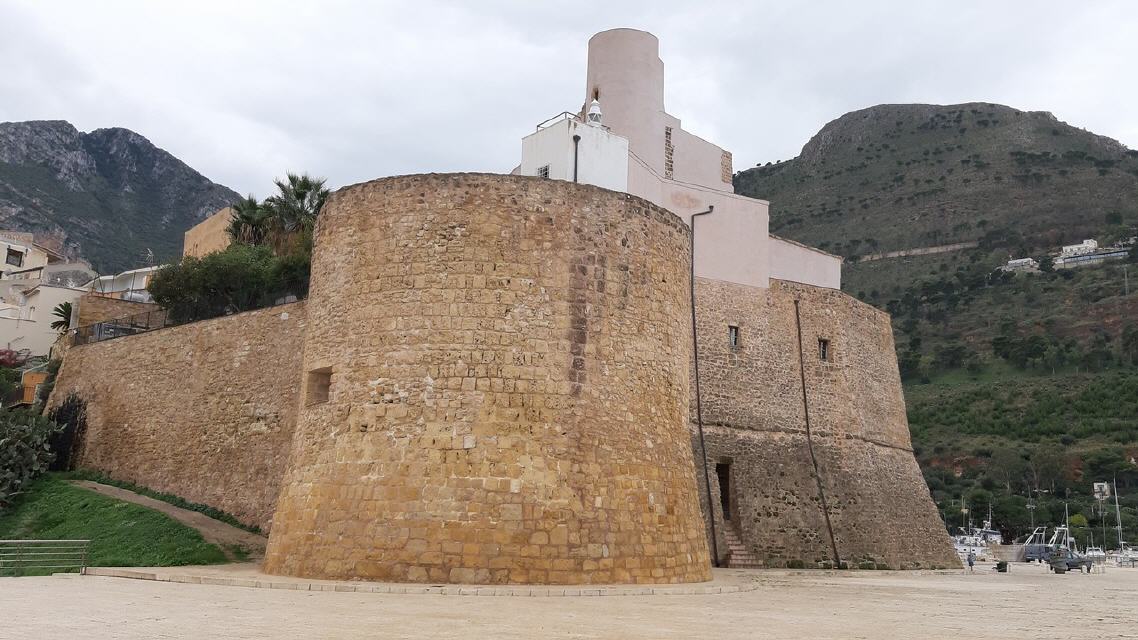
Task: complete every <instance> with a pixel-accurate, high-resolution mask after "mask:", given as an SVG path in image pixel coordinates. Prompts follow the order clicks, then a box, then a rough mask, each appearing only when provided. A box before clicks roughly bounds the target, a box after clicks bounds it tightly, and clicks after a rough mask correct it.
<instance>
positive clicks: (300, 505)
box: [265, 174, 710, 583]
mask: <svg viewBox="0 0 1138 640" xmlns="http://www.w3.org/2000/svg"><path fill="white" fill-rule="evenodd" d="M315 246H316V248H315V252H314V259H313V269H312V288H311V294H310V295H311V297H310V301H309V329H308V332H307V335H306V339H305V356H304V369H305V371H306V372H307V374H306V375H308V376H309V377H310V380H309V383H308V385H307V388H308V394H309V395H308V396H307V397H306V400H305V402H304V403H303V404H304V406H303V407H302V408H301V410H300V414H299V420H298V428H297V432H296V443H295V446H294V449H293V454H292V456H293V457H292V463H291V465H290V469H289V470H288V472H287V473H286V477H285V481H284V488H283V491H282V493H281V497H280V502H279V508H278V511H277V515H276V518H275V520H274V523H273V529H272V535H271V537H270V542H269V549H268V551H267V555H266V561H265V569H266V571H268V572H271V573H284V574H291V575H300V576H307V577H320V578H344V577H362V578H374V579H382V580H394V581H415V582H423V581H431V582H483V583H485V582H489V583H506V582H520V583H605V582H646V583H659V582H688V581H701V580H707V579H709V577H710V572H709V562H708V552H707V545H706V540H705V537H704V533H703V526H702V523H701V521H700V515H699V510H698V509H699V507H698V498H697V497H696V485H695V482H694V481H693V477H692V469H693V468H694V467H693V464H694V463H693V461H692V451H691V447H690V443H689V441H688V432H687V430H686V429H685V424H686V416H687V414H688V406H687V405H688V361H689V355H688V353H689V349H690V317H689V313H690V312H689V309H690V307H689V306H688V305H689V301H688V282H689V281H688V271H689V268H690V255H689V236H688V230H687V227H686V226H685V225H684V224H683V223H682V222H681V221H680V220H679V219H678V218H677V217H676V216H674V215H672V214H671V213H669V212H667V211H664V210H662V209H660V208H658V207H656V206H654V205H652V204H650V203H648V202H646V201H643V200H641V199H639V198H634V197H631V196H628V195H626V194H620V193H615V192H611V191H606V190H603V189H598V188H596V187H591V186H584V185H575V184H572V183H567V182H559V181H549V180H541V179H538V178H529V177H521V176H497V175H476V174H466V175H426V176H407V177H399V178H390V179H385V180H377V181H374V182H369V183H365V184H361V185H356V186H353V187H349V188H346V189H343V190H340V191H339V192H337V193H336V194H335V195H334V196H333V197H332V199H331V200H330V201H329V203H328V205H327V206H326V208H325V209H324V211H323V212H322V214H321V217H320V222H319V224H318V227H317V230H316V245H315ZM325 399H326V400H325Z"/></svg>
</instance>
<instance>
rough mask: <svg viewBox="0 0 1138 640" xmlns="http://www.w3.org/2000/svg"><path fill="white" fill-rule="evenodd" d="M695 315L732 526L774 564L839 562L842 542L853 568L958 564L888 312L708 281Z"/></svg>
mask: <svg viewBox="0 0 1138 640" xmlns="http://www.w3.org/2000/svg"><path fill="white" fill-rule="evenodd" d="M796 301H797V314H796V309H795V307H796ZM696 312H697V320H696V324H697V327H698V328H699V349H700V360H699V365H700V375H701V383H702V384H701V386H702V394H701V395H702V404H703V422H704V425H705V441H706V443H707V457H708V461H709V466H710V467H711V468H709V471H710V473H709V475H710V476H711V478H710V480H711V483H712V491H711V494H712V497H713V500H712V502H713V504H712V505H711V508H712V510H713V511H714V513H715V518H716V524H717V527H718V528H719V529H722V528H723V527H732V528H734V529H735V530H736V532H737V533H738V534H739V536H740V538H741V539H742V540H743V542H744V543H745V544H746V545H747V546H748V548H749V550H750V551H751V552H752V553H753V554H754V555H755V556H756V557H758V558H759V559H761V560H762V561H763V562H764V564H767V565H768V566H786V565H804V566H808V567H814V566H826V565H833V564H834V563H835V561H836V559H835V558H834V549H835V548H836V549H837V555H838V558H837V561H840V562H845V563H848V564H851V565H854V566H856V565H858V564H860V563H863V562H873V563H875V564H886V565H889V566H890V567H892V568H917V567H937V566H943V567H949V566H958V565H959V560H958V559H957V558H956V555H955V553H954V551H953V548H952V544H951V541H950V540H949V538H948V535H947V533H946V532H945V530H944V526H943V524H942V523H941V521H940V518H939V517H938V515H937V511H936V507H935V505H934V504H933V502H932V499H931V497H930V496H929V492H928V488H927V487H926V486H925V483H924V479H923V478H922V477H921V473H920V469H919V468H918V466H917V462H916V459H915V458H914V456H913V453H912V448H911V444H910V440H909V426H908V421H907V419H906V416H905V402H904V398H903V396H902V393H901V381H900V376H899V375H898V372H897V361H896V357H895V355H894V346H893V336H892V331H891V328H890V323H889V317H888V315H887V314H885V313H883V312H881V311H879V310H877V309H874V308H873V307H870V306H868V305H865V304H862V303H860V302H858V301H856V300H854V299H853V298H851V297H850V296H848V295H845V294H843V293H841V292H840V291H836V290H832V289H824V288H819V287H812V286H808V285H801V284H796V283H790V282H784V281H778V280H772V281H771V286H770V288H769V289H759V288H753V287H746V286H742V285H734V284H729V283H724V282H719V281H714V280H705V279H699V280H697V284H696ZM799 325H801V336H802V338H801V340H802V357H801V359H800V357H799V340H798V335H799ZM729 327H735V328H736V331H735V333H734V335H735V336H736V340H737V344H735V345H734V346H733V345H732V344H730V341H729V331H731V330H730V329H729ZM800 363H802V364H800ZM803 364H804V365H805V366H802V365H803ZM803 372H805V375H804V376H803ZM803 387H805V391H806V393H805V396H806V399H807V403H806V404H805V405H804V403H803ZM807 409H808V413H809V424H810V428H809V433H808V432H807V419H806V416H807ZM692 423H693V439H695V435H696V434H695V433H694V423H695V416H694V415H693V416H692ZM696 452H697V463H701V461H702V455H699V453H700V452H699V449H698V443H697V448H696ZM815 468H816V469H817V472H815ZM717 471H718V473H717ZM698 477H699V480H700V481H701V483H702V480H703V474H702V472H701V473H699V474H698ZM720 477H723V478H725V479H726V483H725V484H726V485H727V486H721V484H720ZM701 487H702V484H701ZM724 493H726V494H727V495H726V496H725V498H726V503H727V512H728V513H727V515H729V516H730V517H729V518H728V519H725V518H724V509H723V502H724ZM703 497H704V494H702V493H701V498H703ZM702 502H703V503H704V504H703V506H704V510H705V517H706V514H707V504H706V502H707V500H706V499H703V500H702ZM717 533H720V534H721V531H719V532H717ZM717 539H718V541H719V543H720V544H719V545H718V546H719V549H720V550H723V549H724V546H723V544H722V543H723V540H722V538H717Z"/></svg>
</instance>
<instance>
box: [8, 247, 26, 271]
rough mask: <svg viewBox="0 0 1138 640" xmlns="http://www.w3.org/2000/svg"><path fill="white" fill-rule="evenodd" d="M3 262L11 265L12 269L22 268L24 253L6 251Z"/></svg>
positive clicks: (11, 250)
mask: <svg viewBox="0 0 1138 640" xmlns="http://www.w3.org/2000/svg"><path fill="white" fill-rule="evenodd" d="M5 262H7V263H8V264H10V265H12V266H13V267H22V266H24V252H23V251H16V250H15V249H8V256H7V258H5Z"/></svg>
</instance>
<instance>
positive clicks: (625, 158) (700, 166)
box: [515, 29, 842, 289]
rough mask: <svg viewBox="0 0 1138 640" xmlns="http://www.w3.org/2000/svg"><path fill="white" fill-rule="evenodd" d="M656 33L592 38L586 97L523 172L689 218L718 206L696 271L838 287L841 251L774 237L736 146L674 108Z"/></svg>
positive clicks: (764, 282)
mask: <svg viewBox="0 0 1138 640" xmlns="http://www.w3.org/2000/svg"><path fill="white" fill-rule="evenodd" d="M659 48H660V47H659V41H658V40H657V39H656V36H654V35H652V34H650V33H647V32H644V31H637V30H635V29H612V30H610V31H603V32H601V33H598V34H597V35H595V36H593V37H592V38H591V39H590V40H589V63H588V73H587V79H586V83H585V101H584V105H583V106H582V107H581V109H580V110H579V111H577V112H575V113H569V112H566V113H563V114H561V115H560V116H555V117H554V118H551V119H549V120H547V121H545V122H543V123H542V124H540V125H538V126H537V128H536V131H535V132H534V133H531V134H530V135H528V136H526V137H525V138H524V139H523V140H522V161H521V165H520V166H519V167H518V168H517V169H515V171H516V172H518V173H521V174H522V175H530V176H541V177H546V178H550V179H555V180H571V181H576V182H582V183H587V184H593V185H597V186H600V187H604V188H606V189H612V190H614V191H623V192H626V193H630V194H632V195H636V196H640V197H642V198H644V199H646V200H649V201H651V202H653V203H655V204H657V205H659V206H661V207H664V208H666V209H668V210H669V211H671V212H673V213H675V214H676V215H678V216H680V217H681V218H683V219H684V220H685V221H687V222H688V223H689V224H690V223H691V220H692V215H693V214H696V213H700V212H704V211H707V210H708V209H711V208H714V210H713V213H712V214H711V215H707V216H703V217H701V218H700V219H699V222H698V225H697V227H696V233H695V238H696V240H695V243H696V251H695V256H694V262H695V271H696V276H698V277H705V278H711V279H716V280H723V281H727V282H733V283H737V284H744V285H750V286H754V287H767V286H769V281H770V279H771V278H777V279H781V280H791V281H795V282H801V283H805V284H811V285H815V286H821V287H829V288H833V289H838V288H840V287H841V262H842V261H841V258H839V257H837V256H834V255H830V254H828V253H825V252H823V251H820V250H818V249H814V248H811V247H807V246H805V245H801V244H798V243H796V242H791V241H789V240H784V239H782V238H778V237H776V236H772V235H770V232H769V228H768V221H769V204H768V203H767V202H765V201H763V200H756V199H753V198H747V197H744V196H740V195H737V194H735V193H734V187H733V185H732V182H731V181H732V166H731V154H730V152H728V151H725V150H724V149H722V148H720V147H718V146H716V145H714V144H712V143H710V142H708V141H706V140H704V139H702V138H700V137H698V136H695V135H693V134H691V133H689V132H687V131H685V130H684V129H683V128H682V127H681V126H680V120H679V119H678V118H676V117H674V116H672V115H670V114H668V113H667V112H665V111H664V63H663V62H661V61H660V56H659Z"/></svg>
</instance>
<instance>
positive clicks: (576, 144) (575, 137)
mask: <svg viewBox="0 0 1138 640" xmlns="http://www.w3.org/2000/svg"><path fill="white" fill-rule="evenodd" d="M580 146H581V136H580V135H578V134H574V135H573V182H577V149H578V148H579V147H580Z"/></svg>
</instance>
